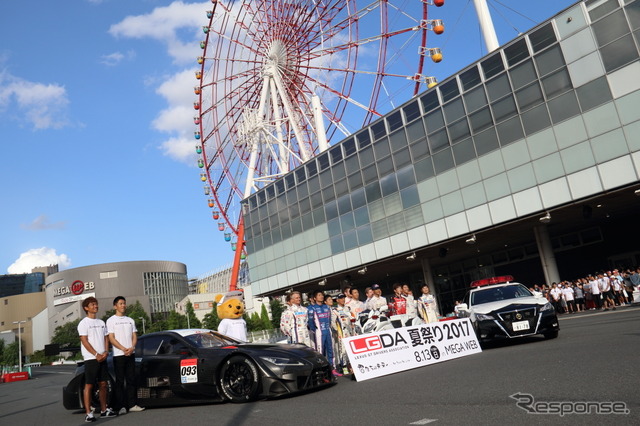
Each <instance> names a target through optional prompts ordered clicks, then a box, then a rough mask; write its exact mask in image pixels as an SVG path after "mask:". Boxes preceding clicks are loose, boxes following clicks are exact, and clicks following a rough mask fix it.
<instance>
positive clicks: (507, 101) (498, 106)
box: [491, 96, 518, 123]
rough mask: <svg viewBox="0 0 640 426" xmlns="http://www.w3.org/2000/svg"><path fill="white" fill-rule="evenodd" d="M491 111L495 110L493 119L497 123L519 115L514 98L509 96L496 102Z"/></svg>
mask: <svg viewBox="0 0 640 426" xmlns="http://www.w3.org/2000/svg"><path fill="white" fill-rule="evenodd" d="M491 109H492V110H493V117H494V118H495V120H496V123H499V122H501V121H503V120H506V119H508V118H511V117H513V116H514V115H516V114H517V113H518V110H517V109H516V103H515V101H514V100H513V96H507V97H506V98H504V99H501V100H499V101H498V102H494V103H493V104H491Z"/></svg>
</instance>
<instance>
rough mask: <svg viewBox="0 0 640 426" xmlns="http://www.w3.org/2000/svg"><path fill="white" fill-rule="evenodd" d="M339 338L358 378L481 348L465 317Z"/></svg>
mask: <svg viewBox="0 0 640 426" xmlns="http://www.w3.org/2000/svg"><path fill="white" fill-rule="evenodd" d="M343 341H344V345H345V347H346V349H347V355H348V356H349V361H350V362H351V368H353V371H354V373H355V375H356V379H357V380H358V381H360V380H367V379H372V378H374V377H380V376H385V375H387V374H392V373H397V372H399V371H404V370H410V369H412V368H416V367H422V366H425V365H429V364H435V363H436V362H442V361H448V360H450V359H454V358H460V357H463V356H466V355H471V354H475V353H478V352H482V349H481V348H480V344H479V343H478V339H477V338H476V333H475V332H474V331H473V326H472V325H471V321H469V319H468V318H459V319H454V320H449V321H441V322H436V323H430V324H421V325H417V326H411V327H402V328H392V329H390V330H385V331H380V332H377V333H369V334H361V335H359V336H354V337H346V338H345V339H344V340H343Z"/></svg>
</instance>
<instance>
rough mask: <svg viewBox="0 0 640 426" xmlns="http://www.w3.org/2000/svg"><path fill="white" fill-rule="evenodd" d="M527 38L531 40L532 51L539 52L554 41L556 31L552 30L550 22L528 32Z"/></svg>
mask: <svg viewBox="0 0 640 426" xmlns="http://www.w3.org/2000/svg"><path fill="white" fill-rule="evenodd" d="M529 40H530V41H531V48H532V49H533V51H534V52H539V51H541V50H542V49H544V48H545V47H548V46H551V45H552V44H553V43H555V42H556V33H555V32H554V31H553V25H551V22H549V23H548V24H546V25H545V26H543V27H542V28H540V29H538V30H536V31H534V32H532V33H531V34H529Z"/></svg>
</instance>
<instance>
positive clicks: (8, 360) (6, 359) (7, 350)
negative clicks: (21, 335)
mask: <svg viewBox="0 0 640 426" xmlns="http://www.w3.org/2000/svg"><path fill="white" fill-rule="evenodd" d="M19 350H20V348H19V347H18V339H16V341H15V342H13V343H11V344H9V345H7V346H5V347H4V351H2V362H1V364H2V365H17V364H18V354H19Z"/></svg>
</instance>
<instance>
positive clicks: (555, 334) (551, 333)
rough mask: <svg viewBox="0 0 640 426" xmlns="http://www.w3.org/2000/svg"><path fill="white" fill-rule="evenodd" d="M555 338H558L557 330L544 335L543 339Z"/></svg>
mask: <svg viewBox="0 0 640 426" xmlns="http://www.w3.org/2000/svg"><path fill="white" fill-rule="evenodd" d="M556 337H558V330H554V331H551V332H549V333H544V338H545V339H555V338H556Z"/></svg>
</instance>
